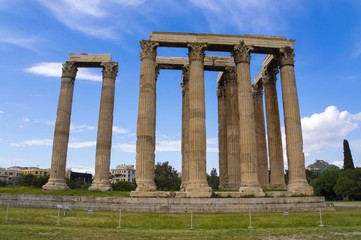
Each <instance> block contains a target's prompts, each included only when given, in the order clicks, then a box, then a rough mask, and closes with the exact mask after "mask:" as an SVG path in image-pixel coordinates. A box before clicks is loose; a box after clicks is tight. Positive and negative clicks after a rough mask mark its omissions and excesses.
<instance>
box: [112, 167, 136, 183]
mask: <svg viewBox="0 0 361 240" xmlns="http://www.w3.org/2000/svg"><path fill="white" fill-rule="evenodd" d="M111 174H112V175H113V176H114V178H113V179H112V183H116V182H120V181H125V182H134V179H135V169H134V165H117V167H116V168H115V169H112V170H111Z"/></svg>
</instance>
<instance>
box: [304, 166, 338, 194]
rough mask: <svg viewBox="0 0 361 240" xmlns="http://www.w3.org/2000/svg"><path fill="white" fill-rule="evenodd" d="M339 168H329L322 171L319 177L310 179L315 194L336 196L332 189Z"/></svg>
mask: <svg viewBox="0 0 361 240" xmlns="http://www.w3.org/2000/svg"><path fill="white" fill-rule="evenodd" d="M340 172H341V171H340V170H329V171H325V172H323V173H322V174H321V175H320V177H318V178H316V179H314V180H312V181H311V183H310V184H311V186H312V187H313V190H314V192H315V195H318V196H325V197H326V198H334V197H336V195H337V194H336V193H335V191H334V190H333V188H334V186H335V184H336V182H337V179H338V177H339V174H340Z"/></svg>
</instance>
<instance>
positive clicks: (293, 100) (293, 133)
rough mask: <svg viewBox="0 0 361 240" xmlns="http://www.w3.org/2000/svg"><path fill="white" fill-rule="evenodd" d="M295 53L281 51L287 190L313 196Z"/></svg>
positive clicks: (289, 50) (288, 48) (286, 50)
mask: <svg viewBox="0 0 361 240" xmlns="http://www.w3.org/2000/svg"><path fill="white" fill-rule="evenodd" d="M294 56H295V54H294V52H293V49H291V48H290V47H286V48H283V49H281V50H280V71H281V84H282V99H283V112H284V120H285V132H286V149H287V160H288V174H289V182H288V186H287V189H288V190H289V191H291V192H292V193H293V194H294V195H313V188H312V187H311V186H310V185H309V184H308V183H307V180H306V173H305V157H304V153H303V139H302V129H301V117H300V109H299V105H298V96H297V88H296V79H295V72H294Z"/></svg>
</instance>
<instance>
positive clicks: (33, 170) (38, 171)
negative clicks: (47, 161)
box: [21, 168, 50, 177]
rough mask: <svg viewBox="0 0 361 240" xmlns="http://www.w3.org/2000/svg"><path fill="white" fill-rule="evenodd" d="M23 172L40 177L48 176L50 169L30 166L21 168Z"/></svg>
mask: <svg viewBox="0 0 361 240" xmlns="http://www.w3.org/2000/svg"><path fill="white" fill-rule="evenodd" d="M21 172H22V173H23V174H25V175H28V174H32V175H34V176H37V177H40V176H47V175H49V174H50V169H49V168H48V169H40V168H28V169H24V170H21Z"/></svg>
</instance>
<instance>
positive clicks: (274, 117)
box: [262, 68, 286, 189]
mask: <svg viewBox="0 0 361 240" xmlns="http://www.w3.org/2000/svg"><path fill="white" fill-rule="evenodd" d="M277 73H278V70H277V68H269V69H267V70H265V71H264V73H263V75H262V81H263V84H264V92H265V102H266V117H267V136H268V155H269V164H270V170H271V176H270V188H275V189H280V188H281V189H283V188H285V187H286V184H285V176H284V162H283V150H282V135H281V125H280V114H279V108H278V99H277V90H276V80H277V78H276V75H277Z"/></svg>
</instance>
